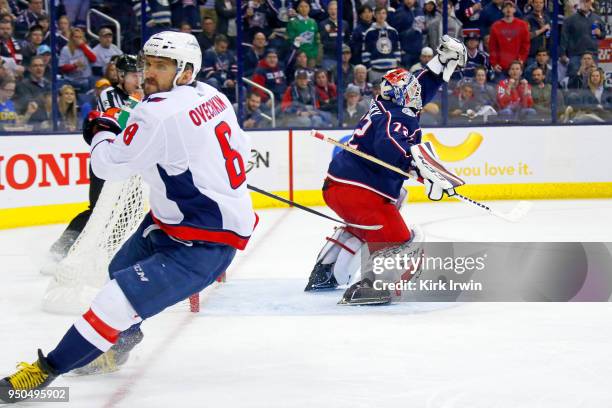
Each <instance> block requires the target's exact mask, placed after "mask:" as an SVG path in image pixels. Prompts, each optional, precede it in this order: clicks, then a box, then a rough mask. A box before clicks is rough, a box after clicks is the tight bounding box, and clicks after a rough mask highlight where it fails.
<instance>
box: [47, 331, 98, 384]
mask: <svg viewBox="0 0 612 408" xmlns="http://www.w3.org/2000/svg"><path fill="white" fill-rule="evenodd" d="M102 353H103V352H102V351H101V350H99V349H98V348H97V347H96V346H94V345H93V344H91V343H90V342H89V341H87V340H86V339H85V337H83V336H82V335H81V333H79V332H78V331H77V329H76V328H75V327H74V326H71V327H70V329H68V332H67V333H66V334H65V335H64V338H62V340H61V341H60V342H59V344H58V345H57V347H56V348H55V349H54V350H53V351H51V352H50V353H49V354H48V355H47V361H48V362H49V364H51V366H52V367H53V368H55V369H56V370H57V372H58V373H59V374H65V373H67V372H69V371H71V370H74V369H75V368H78V367H82V366H84V365H87V364H89V363H90V362H92V361H93V360H95V359H96V358H98V356H100V355H101V354H102Z"/></svg>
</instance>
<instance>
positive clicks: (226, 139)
mask: <svg viewBox="0 0 612 408" xmlns="http://www.w3.org/2000/svg"><path fill="white" fill-rule="evenodd" d="M143 55H144V75H143V76H144V92H145V95H146V96H147V98H146V99H145V100H144V101H143V102H142V103H140V104H138V105H137V106H135V107H134V108H133V109H132V111H131V115H130V117H129V119H128V121H127V123H126V127H125V129H121V127H120V126H119V124H118V123H117V121H116V120H115V119H114V118H113V117H112V116H107V115H103V114H100V115H94V117H92V118H90V120H89V121H88V123H87V124H86V126H85V130H84V133H83V135H84V137H85V139H86V141H87V142H88V143H89V144H90V146H91V168H92V170H93V172H94V173H95V174H96V175H97V176H98V177H100V178H102V179H104V180H107V181H108V180H110V181H114V180H123V179H127V178H130V177H132V176H134V175H136V174H138V175H140V176H141V177H142V178H143V180H144V181H145V182H146V183H147V184H148V185H149V187H150V194H149V203H150V207H151V211H150V213H149V214H147V215H146V216H145V217H144V219H143V221H142V222H141V224H140V226H139V227H138V228H137V230H136V231H135V232H134V233H133V234H132V235H131V236H130V238H129V239H128V240H127V241H126V242H125V243H124V244H123V245H122V247H121V248H120V249H119V251H118V252H117V253H116V254H115V255H114V257H113V259H112V260H111V262H110V264H109V266H108V272H109V278H110V280H109V281H108V283H107V284H106V285H105V286H104V287H103V288H102V289H101V290H100V292H99V293H98V294H97V295H96V297H95V298H94V299H93V301H92V303H91V307H90V309H89V310H87V311H86V312H85V313H84V314H83V315H82V316H81V317H80V318H78V319H77V320H76V321H75V323H74V324H73V325H72V326H71V327H70V328H69V329H68V331H67V332H66V334H65V335H64V337H63V338H62V339H61V341H60V342H59V344H58V345H57V346H56V347H55V348H54V349H53V350H51V351H50V352H49V353H48V354H47V355H46V356H45V355H44V354H43V353H42V351H41V350H38V360H37V361H35V362H34V363H33V364H28V363H21V364H19V366H18V370H17V372H15V373H14V374H12V375H9V376H8V377H5V378H4V379H1V380H0V401H4V402H10V403H12V402H18V401H20V400H21V396H22V395H24V396H27V395H32V394H29V393H28V392H25V393H23V394H21V395H13V394H14V390H16V389H20V390H24V391H34V390H39V389H41V388H44V387H46V386H48V385H49V384H50V383H51V382H52V381H53V380H54V379H55V378H56V377H57V376H59V375H62V374H65V373H68V372H70V371H73V370H75V369H77V368H79V367H84V366H86V365H88V364H93V365H95V364H94V363H95V362H98V363H99V364H98V365H97V366H99V367H103V366H106V365H108V366H113V367H116V366H117V365H121V364H122V363H124V362H125V360H126V358H127V353H129V351H130V350H131V348H132V347H133V346H134V345H135V344H137V343H138V342H140V341H141V340H142V332H141V331H140V324H141V323H142V321H143V320H145V319H148V318H150V317H153V316H155V315H157V314H158V313H160V312H162V311H163V310H164V309H166V308H167V307H169V306H171V305H174V304H176V303H178V302H180V301H182V300H184V299H186V298H188V297H189V296H190V295H191V294H193V293H198V292H200V291H201V290H202V289H204V288H205V287H206V286H208V285H210V284H211V283H212V282H214V281H215V279H216V278H217V277H218V276H219V275H221V274H222V273H223V272H224V271H225V270H226V269H227V267H228V266H229V264H230V263H231V262H232V259H233V258H234V256H235V254H236V250H237V249H240V250H241V249H244V248H245V247H246V245H247V243H248V241H249V237H250V235H251V233H252V231H253V229H254V227H255V224H256V220H257V218H256V215H255V213H254V212H253V206H252V203H251V197H250V195H249V193H248V190H247V183H246V171H245V166H244V159H243V157H248V156H249V154H250V146H249V138H248V136H247V135H246V134H245V133H244V132H243V131H242V129H241V128H240V126H239V124H238V119H237V118H236V114H235V113H234V110H233V109H232V105H231V104H230V102H229V100H228V99H227V97H226V96H225V95H223V94H221V93H220V92H218V91H217V90H216V89H214V88H213V87H211V86H209V85H206V84H204V83H201V82H196V81H195V78H196V76H197V74H198V72H199V71H200V66H201V62H202V55H201V51H200V47H199V45H198V42H197V40H196V38H195V37H194V36H193V35H191V34H186V33H179V32H171V31H164V32H161V33H158V34H154V35H153V36H151V38H149V39H148V40H147V42H146V43H145V45H144V47H143ZM107 363H108V364H107ZM111 368H112V367H111Z"/></svg>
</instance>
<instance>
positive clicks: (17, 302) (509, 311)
mask: <svg viewBox="0 0 612 408" xmlns="http://www.w3.org/2000/svg"><path fill="white" fill-rule="evenodd" d="M491 204H492V205H495V207H496V208H500V209H502V210H507V209H510V208H511V207H512V206H513V205H514V203H513V202H493V203H491ZM324 211H328V210H325V209H324ZM258 213H259V215H260V224H259V226H258V227H257V230H256V232H255V234H254V236H253V238H252V241H251V243H250V244H249V247H248V248H247V250H246V251H244V252H243V253H240V254H239V255H238V256H237V258H236V259H235V261H234V263H233V265H232V267H231V268H230V270H229V272H228V281H227V283H225V284H223V285H220V286H218V287H217V288H215V289H211V290H208V291H206V294H205V295H204V296H203V300H202V312H201V313H199V314H194V313H189V312H188V311H187V309H186V307H184V306H177V307H174V308H172V309H169V310H167V311H166V312H164V313H163V314H161V315H159V316H157V317H155V318H153V319H152V320H150V321H147V322H145V323H144V324H143V330H144V332H145V339H144V341H143V343H141V344H140V345H139V347H138V348H137V349H136V350H135V351H134V352H133V355H132V358H131V359H130V361H129V362H128V363H127V364H126V366H124V367H123V369H122V370H121V371H119V372H117V373H112V374H106V375H98V376H90V377H69V376H66V377H63V378H60V379H58V380H57V381H56V382H55V383H54V385H55V386H69V387H70V400H71V402H70V403H68V404H59V403H54V404H51V406H53V407H58V408H59V407H63V406H68V407H92V408H93V407H173V408H179V407H223V408H233V407H261V408H275V407H279V408H293V407H295V408H298V407H299V408H301V407H304V408H315V407H330V408H331V407H333V408H339V407H368V408H371V407H414V408H425V407H436V408H438V407H462V408H464V407H465V408H480V407H482V408H497V407H500V408H501V407H508V408H523V407H524V408H527V407H529V408H539V407H555V408H560V407H563V408H565V407H576V408H577V407H581V408H582V407H584V408H592V407H598V408H599V407H609V406H611V404H612V391H610V378H612V347H611V346H610V345H611V338H612V305H611V304H610V303H550V304H544V303H471V304H439V303H438V304H426V303H419V304H408V303H404V304H394V305H390V306H383V307H347V306H344V307H343V306H337V305H336V302H337V301H338V299H339V297H340V295H341V293H342V292H341V291H334V292H327V293H315V294H310V293H308V294H307V293H304V292H303V291H302V290H303V287H304V285H305V283H306V280H307V277H308V275H309V273H310V270H311V268H312V266H313V262H314V260H315V257H316V255H317V253H318V251H319V249H320V247H321V245H322V243H323V238H324V236H325V235H326V234H329V233H331V230H332V228H333V223H330V222H329V221H326V220H324V219H320V218H317V217H314V216H312V215H310V214H307V213H304V212H302V211H300V210H298V209H291V210H289V209H276V210H260V211H258ZM404 215H405V217H406V219H407V221H408V222H409V223H417V224H420V225H421V226H422V227H423V230H424V231H425V234H426V237H427V239H428V240H436V241H606V242H610V241H612V228H611V226H612V200H580V201H535V202H534V207H533V209H532V211H531V212H530V213H529V214H528V215H527V216H526V218H525V219H524V220H523V222H521V223H519V224H508V223H505V222H503V221H501V220H498V219H496V218H494V217H490V216H488V215H486V214H484V213H482V212H480V211H479V210H478V209H476V208H471V207H468V206H466V205H463V204H461V203H442V204H408V205H407V206H406V207H405V208H404ZM62 230H63V226H61V225H55V226H45V227H35V228H23V229H15V230H2V231H0V261H1V262H0V324H1V326H0V327H2V330H1V332H2V336H0V350H1V352H0V375H5V374H9V373H10V372H12V371H13V368H14V366H15V364H16V363H17V362H18V361H28V362H31V361H33V360H34V359H35V352H36V349H37V348H42V349H43V351H45V352H47V351H49V350H50V349H52V348H53V347H54V346H55V344H56V343H57V342H58V340H59V339H60V338H61V336H62V335H63V333H64V332H65V331H66V329H67V328H68V327H69V326H70V324H72V322H73V320H74V317H71V316H58V315H51V314H47V313H45V312H43V311H42V310H41V298H42V295H43V293H44V290H45V288H46V286H47V283H48V280H49V278H47V277H44V276H42V275H40V274H39V272H38V270H39V268H40V266H41V264H42V262H43V259H44V256H45V252H46V250H47V249H48V247H49V246H50V244H51V243H52V242H53V240H54V239H56V238H57V237H58V236H59V234H60V232H61V231H62ZM20 406H32V407H37V406H41V405H40V404H38V403H23V404H21V405H20Z"/></svg>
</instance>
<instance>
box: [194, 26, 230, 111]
mask: <svg viewBox="0 0 612 408" xmlns="http://www.w3.org/2000/svg"><path fill="white" fill-rule="evenodd" d="M228 46H229V41H228V39H227V37H226V36H224V35H223V34H219V35H218V36H217V38H216V39H215V45H214V47H213V48H211V49H209V50H208V51H206V52H205V53H204V56H203V58H202V73H201V75H202V77H203V78H204V81H205V82H206V83H207V84H209V85H210V86H213V87H215V88H216V89H218V90H219V91H222V92H224V93H225V94H226V96H227V97H228V98H230V100H232V99H233V98H234V90H235V88H236V72H237V71H238V66H237V64H236V57H235V56H234V54H233V53H232V52H231V51H229V50H228Z"/></svg>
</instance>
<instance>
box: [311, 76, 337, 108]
mask: <svg viewBox="0 0 612 408" xmlns="http://www.w3.org/2000/svg"><path fill="white" fill-rule="evenodd" d="M315 92H316V93H317V100H318V101H319V104H320V106H319V109H321V110H323V111H327V112H331V113H337V112H338V92H337V90H336V85H335V84H332V83H330V81H329V77H328V75H327V71H325V70H324V69H319V70H317V72H315Z"/></svg>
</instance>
